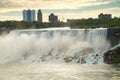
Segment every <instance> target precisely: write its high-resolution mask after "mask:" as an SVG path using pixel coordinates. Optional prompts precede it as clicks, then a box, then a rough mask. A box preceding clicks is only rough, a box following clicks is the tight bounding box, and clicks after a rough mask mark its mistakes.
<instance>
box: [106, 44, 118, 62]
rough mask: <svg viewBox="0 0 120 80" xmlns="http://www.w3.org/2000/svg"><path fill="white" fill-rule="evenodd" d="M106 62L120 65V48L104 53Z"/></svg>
mask: <svg viewBox="0 0 120 80" xmlns="http://www.w3.org/2000/svg"><path fill="white" fill-rule="evenodd" d="M104 62H105V63H107V64H119V63H120V46H119V47H116V48H115V49H112V50H109V51H107V52H105V53H104Z"/></svg>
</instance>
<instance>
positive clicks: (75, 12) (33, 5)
mask: <svg viewBox="0 0 120 80" xmlns="http://www.w3.org/2000/svg"><path fill="white" fill-rule="evenodd" d="M24 9H25V10H27V9H34V10H36V13H37V10H38V9H41V10H42V13H43V21H44V22H48V16H49V15H50V14H51V13H54V14H55V15H58V18H59V19H60V21H66V20H67V19H82V18H97V17H98V15H99V14H100V13H104V14H112V17H120V0H0V21H6V20H17V21H21V20H23V15H22V11H23V10H24Z"/></svg>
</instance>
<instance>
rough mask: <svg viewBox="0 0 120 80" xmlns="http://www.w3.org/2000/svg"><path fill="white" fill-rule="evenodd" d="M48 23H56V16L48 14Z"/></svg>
mask: <svg viewBox="0 0 120 80" xmlns="http://www.w3.org/2000/svg"><path fill="white" fill-rule="evenodd" d="M49 22H58V16H55V15H54V14H53V13H52V14H50V16H49Z"/></svg>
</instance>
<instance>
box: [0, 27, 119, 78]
mask: <svg viewBox="0 0 120 80" xmlns="http://www.w3.org/2000/svg"><path fill="white" fill-rule="evenodd" d="M106 36H107V29H105V28H98V29H74V30H72V29H69V28H65V29H63V28H60V29H42V30H38V29H37V30H34V29H33V30H14V31H12V32H10V33H9V34H8V35H3V36H1V37H0V80H119V79H120V77H119V76H120V73H119V71H120V69H119V68H118V67H117V68H115V69H114V68H113V67H112V66H109V65H106V64H104V61H103V53H104V52H105V51H107V50H108V49H110V48H111V47H110V43H109V41H108V40H107V37H106ZM76 63H78V64H76ZM93 64H96V65H93Z"/></svg>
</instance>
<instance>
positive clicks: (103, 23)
mask: <svg viewBox="0 0 120 80" xmlns="http://www.w3.org/2000/svg"><path fill="white" fill-rule="evenodd" d="M64 26H68V27H71V28H73V29H74V28H99V27H103V28H116V27H117V28H120V18H113V19H93V18H89V19H73V20H69V21H68V22H56V23H51V22H43V23H40V22H37V21H34V22H26V21H0V30H2V29H6V30H14V29H40V28H49V27H64Z"/></svg>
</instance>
